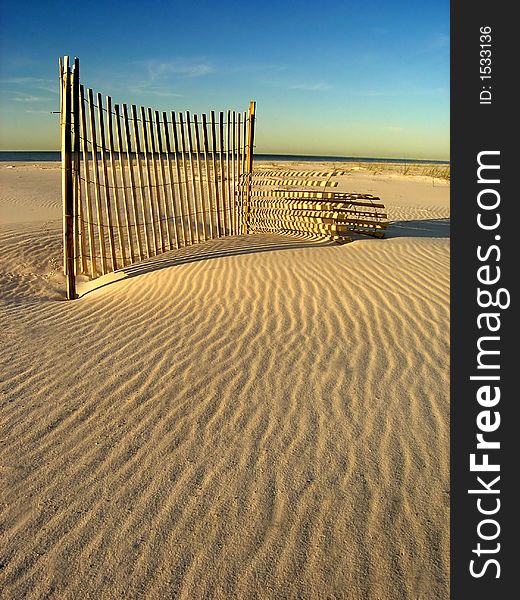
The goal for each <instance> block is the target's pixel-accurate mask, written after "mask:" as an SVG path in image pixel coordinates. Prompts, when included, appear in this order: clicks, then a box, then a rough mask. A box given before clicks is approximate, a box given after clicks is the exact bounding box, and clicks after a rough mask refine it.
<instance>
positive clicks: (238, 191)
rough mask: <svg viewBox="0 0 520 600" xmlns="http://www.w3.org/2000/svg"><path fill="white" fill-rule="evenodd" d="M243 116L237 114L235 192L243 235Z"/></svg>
mask: <svg viewBox="0 0 520 600" xmlns="http://www.w3.org/2000/svg"><path fill="white" fill-rule="evenodd" d="M242 190H243V182H242V114H241V113H238V114H237V187H236V190H235V194H236V202H237V233H238V234H241V233H242V225H243V224H242Z"/></svg>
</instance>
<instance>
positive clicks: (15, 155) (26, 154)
mask: <svg viewBox="0 0 520 600" xmlns="http://www.w3.org/2000/svg"><path fill="white" fill-rule="evenodd" d="M59 160H61V155H60V152H59V151H55V150H50V151H46V150H45V151H34V150H31V151H25V150H23V151H22V150H20V151H0V162H54V161H59ZM254 160H257V161H261V160H267V161H297V162H367V163H371V162H378V163H379V162H382V163H409V164H439V165H447V164H449V161H447V160H419V159H413V158H377V157H368V156H363V157H360V156H309V155H299V154H255V156H254Z"/></svg>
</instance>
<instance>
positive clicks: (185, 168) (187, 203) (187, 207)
mask: <svg viewBox="0 0 520 600" xmlns="http://www.w3.org/2000/svg"><path fill="white" fill-rule="evenodd" d="M179 131H180V133H181V139H180V143H181V144H180V145H181V153H182V173H183V175H184V181H183V184H184V186H183V189H184V193H185V196H184V200H185V213H186V219H187V221H188V231H189V234H190V244H193V242H194V237H193V227H192V225H191V218H192V215H191V213H192V212H193V211H192V209H191V203H190V192H189V190H188V165H187V164H186V134H185V132H184V120H183V118H182V113H179Z"/></svg>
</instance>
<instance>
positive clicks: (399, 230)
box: [385, 219, 450, 238]
mask: <svg viewBox="0 0 520 600" xmlns="http://www.w3.org/2000/svg"><path fill="white" fill-rule="evenodd" d="M397 237H421V238H424V237H426V238H449V237H450V220H449V219H425V220H415V221H394V222H392V223H390V225H389V226H388V229H387V230H386V232H385V238H397Z"/></svg>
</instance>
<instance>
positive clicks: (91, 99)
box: [87, 89, 108, 275]
mask: <svg viewBox="0 0 520 600" xmlns="http://www.w3.org/2000/svg"><path fill="white" fill-rule="evenodd" d="M87 93H88V113H89V123H90V140H91V142H90V143H91V147H92V174H93V178H94V194H95V197H96V211H97V231H98V237H99V253H100V256H101V272H102V274H103V275H104V274H105V273H107V272H108V266H107V251H106V247H105V234H104V223H105V219H104V217H103V207H102V205H101V190H100V181H99V166H98V159H97V149H98V146H97V135H96V122H95V115H94V94H93V92H92V90H91V89H89V90H88V92H87Z"/></svg>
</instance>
